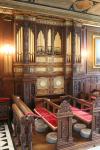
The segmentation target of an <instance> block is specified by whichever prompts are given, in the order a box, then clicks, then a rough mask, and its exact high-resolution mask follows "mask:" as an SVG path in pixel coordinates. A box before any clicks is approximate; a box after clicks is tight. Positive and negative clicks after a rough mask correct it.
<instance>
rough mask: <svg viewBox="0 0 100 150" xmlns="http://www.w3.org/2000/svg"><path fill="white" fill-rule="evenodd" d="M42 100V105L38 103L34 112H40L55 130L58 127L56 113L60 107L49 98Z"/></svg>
mask: <svg viewBox="0 0 100 150" xmlns="http://www.w3.org/2000/svg"><path fill="white" fill-rule="evenodd" d="M41 100H42V105H37V106H36V108H35V109H34V112H35V113H36V114H38V115H39V116H40V117H41V118H42V119H43V120H44V122H45V123H47V124H48V126H49V127H50V128H51V129H52V130H54V131H55V130H56V129H57V116H56V113H57V111H58V109H59V106H58V105H56V104H55V103H53V102H51V101H50V100H49V99H45V98H44V100H43V99H41Z"/></svg>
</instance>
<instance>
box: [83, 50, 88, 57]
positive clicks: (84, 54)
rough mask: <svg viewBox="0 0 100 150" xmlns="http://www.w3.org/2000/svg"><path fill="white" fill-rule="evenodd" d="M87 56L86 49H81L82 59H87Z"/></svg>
mask: <svg viewBox="0 0 100 150" xmlns="http://www.w3.org/2000/svg"><path fill="white" fill-rule="evenodd" d="M87 56H88V52H87V49H83V50H82V58H87Z"/></svg>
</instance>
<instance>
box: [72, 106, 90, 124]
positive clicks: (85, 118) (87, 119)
mask: <svg viewBox="0 0 100 150" xmlns="http://www.w3.org/2000/svg"><path fill="white" fill-rule="evenodd" d="M71 110H72V112H73V114H74V116H76V117H77V118H79V119H80V120H83V121H84V122H86V123H91V122H92V115H91V114H89V113H87V112H84V111H82V110H80V109H78V108H76V107H72V106H71Z"/></svg>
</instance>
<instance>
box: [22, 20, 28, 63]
mask: <svg viewBox="0 0 100 150" xmlns="http://www.w3.org/2000/svg"><path fill="white" fill-rule="evenodd" d="M23 41H24V42H23V51H24V52H23V61H24V63H25V64H27V63H29V55H28V49H29V27H28V22H24V31H23Z"/></svg>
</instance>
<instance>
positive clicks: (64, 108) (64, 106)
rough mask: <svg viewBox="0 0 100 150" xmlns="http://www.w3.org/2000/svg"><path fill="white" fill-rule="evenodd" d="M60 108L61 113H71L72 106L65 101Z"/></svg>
mask: <svg viewBox="0 0 100 150" xmlns="http://www.w3.org/2000/svg"><path fill="white" fill-rule="evenodd" d="M60 106H61V108H60V109H59V113H62V112H68V111H71V109H70V104H69V103H68V102H67V101H66V100H64V101H63V102H62V103H61V104H60Z"/></svg>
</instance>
